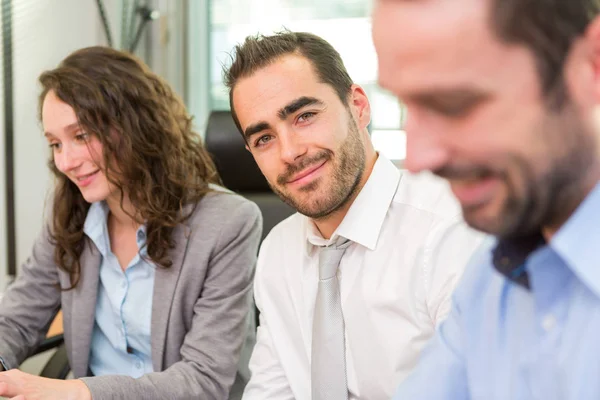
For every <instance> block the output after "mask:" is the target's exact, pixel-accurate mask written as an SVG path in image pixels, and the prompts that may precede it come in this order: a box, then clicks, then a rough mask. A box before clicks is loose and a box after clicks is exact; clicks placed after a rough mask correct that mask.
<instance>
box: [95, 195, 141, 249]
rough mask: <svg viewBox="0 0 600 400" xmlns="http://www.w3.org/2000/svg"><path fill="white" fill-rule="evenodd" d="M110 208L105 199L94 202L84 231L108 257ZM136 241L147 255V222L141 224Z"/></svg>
mask: <svg viewBox="0 0 600 400" xmlns="http://www.w3.org/2000/svg"><path fill="white" fill-rule="evenodd" d="M109 212H110V209H109V208H108V204H106V202H105V201H98V202H95V203H92V204H91V205H90V208H89V210H88V213H87V216H86V217H85V222H84V223H83V233H85V234H86V235H87V236H88V237H89V238H90V239H91V240H92V242H93V243H94V244H95V245H96V247H97V248H98V250H99V251H100V254H102V256H103V257H106V255H107V254H108V252H109V251H110V239H109V237H108V226H107V222H108V213H109ZM136 235H137V236H136V242H137V245H138V248H139V249H142V247H143V249H142V254H143V255H147V253H148V247H147V246H144V245H145V244H146V235H147V227H146V224H142V225H140V227H139V228H138V230H137V233H136Z"/></svg>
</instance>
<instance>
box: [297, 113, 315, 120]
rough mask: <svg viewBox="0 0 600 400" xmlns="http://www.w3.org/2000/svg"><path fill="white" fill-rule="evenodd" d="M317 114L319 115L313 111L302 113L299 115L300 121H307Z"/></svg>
mask: <svg viewBox="0 0 600 400" xmlns="http://www.w3.org/2000/svg"><path fill="white" fill-rule="evenodd" d="M315 115H317V114H316V113H314V112H312V111H307V112H305V113H302V114H300V116H299V117H298V122H306V121H308V120H310V119H312V118H313V117H314V116H315Z"/></svg>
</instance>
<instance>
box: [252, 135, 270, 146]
mask: <svg viewBox="0 0 600 400" xmlns="http://www.w3.org/2000/svg"><path fill="white" fill-rule="evenodd" d="M272 138H273V136H271V135H262V136H261V137H259V138H258V139H257V140H256V141H255V142H254V147H260V146H264V145H265V144H267V143H269V142H270V141H271V139H272Z"/></svg>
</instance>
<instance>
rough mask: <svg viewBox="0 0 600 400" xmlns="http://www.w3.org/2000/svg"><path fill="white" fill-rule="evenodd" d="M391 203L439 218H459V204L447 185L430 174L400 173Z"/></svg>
mask: <svg viewBox="0 0 600 400" xmlns="http://www.w3.org/2000/svg"><path fill="white" fill-rule="evenodd" d="M393 203H395V204H404V205H407V206H409V207H413V208H416V209H419V210H421V211H424V212H427V213H430V214H433V215H435V216H437V217H440V218H451V219H455V218H460V216H461V209H460V204H459V203H458V201H457V200H456V199H455V197H454V196H453V194H452V191H451V190H450V186H449V184H448V183H447V182H446V181H445V180H444V179H442V178H439V177H437V176H435V175H433V174H431V173H428V172H425V173H420V174H411V173H409V172H408V171H402V176H401V177H400V183H399V184H398V190H397V191H396V195H395V196H394V200H393Z"/></svg>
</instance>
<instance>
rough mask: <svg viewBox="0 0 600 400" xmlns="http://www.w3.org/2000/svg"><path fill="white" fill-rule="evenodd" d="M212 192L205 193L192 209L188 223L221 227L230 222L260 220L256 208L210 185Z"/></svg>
mask: <svg viewBox="0 0 600 400" xmlns="http://www.w3.org/2000/svg"><path fill="white" fill-rule="evenodd" d="M211 189H212V191H211V192H209V193H207V194H206V195H205V196H204V197H203V198H202V199H201V200H200V201H199V202H198V203H197V204H194V205H190V206H192V207H194V209H193V212H192V214H191V215H190V218H189V221H190V222H191V223H193V222H195V221H202V222H203V223H204V224H210V223H214V224H215V225H222V224H224V223H227V222H228V221H231V220H240V221H246V220H252V221H254V220H257V219H258V220H260V221H262V217H261V213H260V209H259V208H258V206H257V205H256V204H255V203H254V202H252V201H250V200H248V199H246V198H244V197H242V196H240V195H238V194H235V193H233V192H231V191H229V190H227V189H225V188H223V187H221V186H217V185H211Z"/></svg>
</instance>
